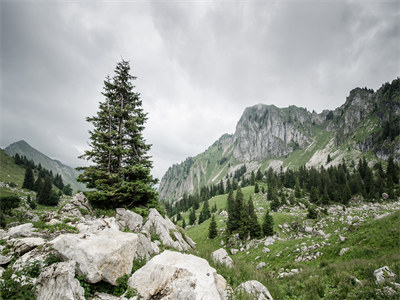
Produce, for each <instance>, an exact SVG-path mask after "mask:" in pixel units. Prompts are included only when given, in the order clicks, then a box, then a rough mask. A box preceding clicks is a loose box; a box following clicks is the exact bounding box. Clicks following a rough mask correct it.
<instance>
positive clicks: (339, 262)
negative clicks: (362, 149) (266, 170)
mask: <svg viewBox="0 0 400 300" xmlns="http://www.w3.org/2000/svg"><path fill="white" fill-rule="evenodd" d="M242 190H243V194H244V198H245V199H248V197H249V196H250V195H251V196H252V197H253V199H254V200H255V201H254V203H255V208H256V210H257V208H260V207H262V208H264V209H260V212H259V213H257V215H258V218H259V222H260V223H261V219H262V217H263V215H264V213H265V208H268V207H269V205H270V202H269V201H267V200H266V197H265V196H264V195H262V194H261V193H260V194H257V195H255V194H254V187H246V188H243V189H242ZM226 198H227V195H226V194H225V195H220V196H216V197H214V198H212V199H210V200H209V203H210V207H212V206H213V205H214V203H216V205H217V208H218V212H220V211H221V210H223V209H225V208H226V205H227V204H226ZM399 208H400V207H399V205H398V204H397V203H396V202H395V203H391V202H388V203H384V204H381V205H379V206H376V205H374V204H367V205H365V204H354V205H351V206H348V207H347V209H346V210H343V209H342V207H333V208H332V212H330V213H327V214H326V215H323V216H320V217H319V218H317V219H316V220H310V219H307V217H306V212H307V211H306V210H303V209H300V208H298V209H296V208H294V209H287V210H283V211H280V212H274V213H272V215H273V218H274V223H275V224H274V230H275V232H276V233H277V235H276V236H275V239H276V240H275V242H274V243H273V244H272V245H269V246H268V249H269V252H267V253H266V252H265V250H264V249H265V248H267V247H266V246H265V245H264V241H265V239H262V240H253V241H242V242H241V243H240V245H238V246H232V247H229V246H228V245H227V244H226V239H225V236H224V233H223V229H224V228H225V224H226V217H221V216H220V215H219V213H217V214H216V215H215V218H216V222H217V227H218V229H219V233H220V234H219V236H218V237H217V238H215V239H209V238H208V237H207V236H208V228H209V224H210V219H209V220H207V221H205V222H204V223H202V224H200V225H195V226H192V227H190V228H188V229H187V234H188V235H189V236H190V237H191V238H192V239H193V240H194V241H195V242H196V243H197V252H198V253H197V254H198V255H200V256H201V257H203V258H205V259H207V260H208V261H209V262H210V264H212V265H213V266H214V267H216V269H217V270H218V272H219V273H220V274H222V275H223V276H224V277H225V278H226V279H227V281H228V283H229V284H231V285H232V287H233V288H235V287H236V286H237V285H238V284H240V283H241V282H243V281H246V280H258V281H260V282H261V283H263V284H264V285H265V286H266V287H267V288H268V289H269V291H270V292H271V294H272V296H273V297H274V299H292V298H293V299H320V298H326V299H371V298H375V297H376V296H377V290H379V289H381V288H382V287H383V285H377V284H376V283H375V282H374V278H373V271H374V270H375V269H378V268H380V267H383V266H385V265H387V266H389V268H390V269H391V270H392V271H394V272H395V273H396V274H397V278H396V282H399V277H400V253H399V251H398V249H400V239H399V236H400V211H399ZM200 210H201V207H200V209H199V210H197V217H198V215H199V212H200ZM377 215H382V217H381V218H380V219H376V218H377ZM182 216H183V217H184V218H185V220H186V223H188V213H183V214H182ZM348 220H362V221H357V222H353V224H351V225H349V224H350V223H349V221H348ZM304 226H309V227H312V228H322V229H321V230H322V231H323V233H324V235H307V234H304V232H303V230H302V229H301V228H303V227H304ZM221 230H222V231H221ZM299 233H301V234H299ZM302 235H303V237H302ZM277 236H278V237H279V238H277ZM339 236H340V237H341V238H342V237H344V239H345V240H344V241H343V242H340V241H339ZM221 243H223V244H225V246H223V248H225V249H226V250H227V251H228V253H229V255H230V257H231V258H232V259H233V261H234V267H233V268H232V269H229V268H226V267H224V266H221V265H218V264H215V263H214V262H213V261H212V260H211V256H210V255H211V253H212V252H213V251H215V250H217V249H219V248H221V245H222V244H221ZM304 247H306V248H304ZM303 248H304V249H311V250H307V252H306V253H309V254H315V253H317V252H319V253H320V256H319V257H318V258H316V259H313V260H310V261H304V262H303V261H296V258H297V257H299V256H300V255H301V254H302V253H303ZM344 248H349V249H348V251H347V252H345V253H344V254H343V255H340V254H339V253H340V252H341V250H342V249H344ZM230 249H237V250H238V253H237V254H235V255H231V253H230ZM263 250H264V251H263ZM260 262H265V263H266V266H265V267H262V268H260V269H259V270H257V265H258V264H259V263H260ZM291 270H296V271H294V272H297V271H298V273H294V274H292V275H286V273H287V274H288V273H290V272H291ZM279 277H281V278H279ZM357 280H359V282H358V281H357ZM357 282H358V283H357ZM375 299H376V298H375ZM378 299H395V298H394V297H392V298H391V297H386V296H383V297H381V298H378Z"/></svg>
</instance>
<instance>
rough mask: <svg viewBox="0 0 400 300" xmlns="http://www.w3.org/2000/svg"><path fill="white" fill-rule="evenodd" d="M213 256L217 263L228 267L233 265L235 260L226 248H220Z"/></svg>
mask: <svg viewBox="0 0 400 300" xmlns="http://www.w3.org/2000/svg"><path fill="white" fill-rule="evenodd" d="M211 258H212V260H213V261H214V262H215V263H218V264H222V265H225V266H226V267H228V268H232V267H233V260H232V258H230V257H229V255H228V252H226V250H225V249H223V248H219V249H218V250H215V251H214V252H213V253H211Z"/></svg>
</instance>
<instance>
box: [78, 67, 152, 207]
mask: <svg viewBox="0 0 400 300" xmlns="http://www.w3.org/2000/svg"><path fill="white" fill-rule="evenodd" d="M129 71H130V66H129V63H128V62H127V61H124V60H123V61H122V62H120V63H118V64H117V66H116V69H115V75H114V77H113V78H110V77H109V76H107V77H106V80H105V81H104V92H103V93H102V94H103V96H104V97H105V100H104V101H103V102H100V104H99V110H98V112H97V115H95V116H93V117H89V118H87V121H88V122H90V123H92V124H93V126H94V130H92V131H90V132H89V133H90V140H91V142H90V150H87V151H85V154H84V155H82V156H81V157H80V158H84V159H86V160H89V161H91V162H92V163H93V165H91V166H89V167H80V168H78V169H79V170H83V174H80V175H79V177H78V181H80V182H83V183H86V184H87V187H88V188H90V189H93V190H91V191H90V192H88V198H89V200H90V201H91V202H92V204H94V205H95V206H98V207H110V208H114V207H120V206H123V207H135V206H158V203H157V200H156V196H157V194H156V191H155V189H154V185H155V184H156V183H157V180H156V179H154V178H153V177H152V176H151V174H150V169H151V168H152V162H151V161H150V157H149V156H148V155H147V152H148V151H149V149H150V145H148V144H146V143H145V140H144V138H143V134H142V132H143V130H144V128H145V127H144V124H145V122H146V120H147V114H146V113H144V112H143V109H142V108H141V106H142V100H141V99H140V97H139V94H138V93H136V92H134V91H133V89H134V86H133V83H132V82H133V80H135V79H136V78H135V77H133V76H132V75H130V74H129Z"/></svg>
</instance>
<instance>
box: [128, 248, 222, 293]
mask: <svg viewBox="0 0 400 300" xmlns="http://www.w3.org/2000/svg"><path fill="white" fill-rule="evenodd" d="M128 285H129V286H130V287H132V288H135V289H136V290H137V291H138V293H139V294H140V295H141V296H142V297H143V298H144V299H226V292H225V289H226V281H225V279H224V278H223V277H222V276H221V275H218V274H217V273H216V271H215V269H213V268H211V267H210V265H209V264H208V262H207V261H206V260H205V259H202V258H199V257H197V256H194V255H191V254H189V255H188V254H182V253H178V252H173V251H169V250H166V251H164V252H163V253H161V254H159V255H157V256H155V257H153V258H152V259H151V260H150V261H149V262H148V263H147V264H146V265H145V266H144V267H142V268H141V269H139V270H137V271H136V272H135V273H134V274H133V275H132V276H131V278H129V280H128Z"/></svg>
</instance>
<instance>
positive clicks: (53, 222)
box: [46, 219, 62, 226]
mask: <svg viewBox="0 0 400 300" xmlns="http://www.w3.org/2000/svg"><path fill="white" fill-rule="evenodd" d="M61 223H62V222H61V221H60V220H57V219H51V220H50V221H48V222H46V225H50V226H54V225H57V224H61Z"/></svg>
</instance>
